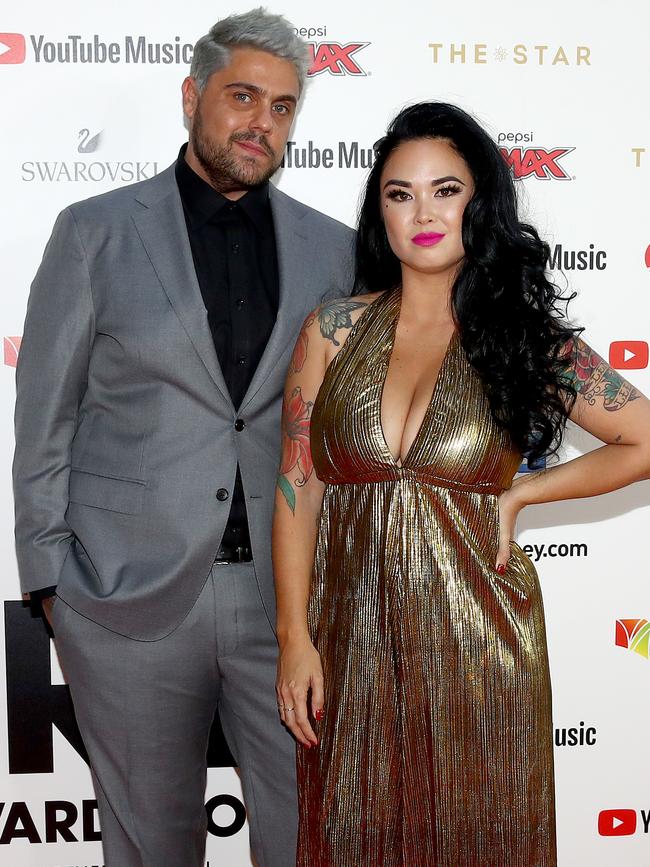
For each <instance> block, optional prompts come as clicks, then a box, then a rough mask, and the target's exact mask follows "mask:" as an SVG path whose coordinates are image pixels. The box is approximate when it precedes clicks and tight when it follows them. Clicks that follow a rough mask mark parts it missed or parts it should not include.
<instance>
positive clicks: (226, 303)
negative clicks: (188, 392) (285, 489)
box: [176, 145, 280, 549]
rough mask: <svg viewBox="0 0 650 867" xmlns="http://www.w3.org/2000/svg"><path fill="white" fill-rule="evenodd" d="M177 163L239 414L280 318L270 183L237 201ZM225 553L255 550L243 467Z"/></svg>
mask: <svg viewBox="0 0 650 867" xmlns="http://www.w3.org/2000/svg"><path fill="white" fill-rule="evenodd" d="M186 147H187V146H186V145H185V146H183V147H182V148H181V152H180V154H179V156H178V160H177V162H176V182H177V184H178V189H179V191H180V194H181V200H182V202H183V210H184V212H185V222H186V224H187V232H188V235H189V239H190V246H191V248H192V257H193V259H194V267H195V268H196V275H197V278H198V281H199V286H200V288H201V295H202V296H203V303H204V304H205V308H206V311H207V316H208V325H209V326H210V331H211V333H212V339H213V341H214V347H215V350H216V353H217V357H218V359H219V363H220V365H221V370H222V372H223V375H224V379H225V380H226V385H227V386H228V390H229V392H230V397H231V398H232V402H233V405H234V406H235V409H237V408H238V407H239V406H240V405H241V402H242V400H243V398H244V395H245V394H246V390H247V389H248V386H249V385H250V382H251V380H252V378H253V374H254V373H255V369H256V367H257V365H258V364H259V362H260V359H261V357H262V353H263V352H264V349H265V347H266V344H267V342H268V339H269V337H270V335H271V331H272V330H273V326H274V324H275V320H276V317H277V313H278V304H279V294H280V289H279V279H278V263H277V250H276V245H275V233H274V230H273V216H272V214H271V206H270V203H269V188H268V184H264V185H262V186H261V187H256V188H255V189H253V190H250V191H249V192H247V193H246V194H245V195H244V196H242V197H241V198H240V199H239V200H238V201H236V202H233V201H231V200H230V199H227V198H226V197H225V196H222V195H221V193H218V192H216V190H214V189H213V188H212V187H211V186H210V185H209V184H208V183H206V182H205V181H204V180H203V179H202V178H200V177H199V175H197V174H196V172H194V171H193V170H192V169H191V168H190V167H189V165H188V164H187V163H186V162H185V150H186ZM222 544H223V546H224V548H226V549H236V548H237V547H238V546H240V545H244V546H247V547H249V548H250V539H249V534H248V520H247V515H246V503H245V499H244V490H243V486H242V482H241V474H240V472H239V466H238V467H237V475H236V480H235V488H234V490H233V492H232V501H231V508H230V517H229V518H228V524H227V526H226V530H225V532H224V537H223V543H222Z"/></svg>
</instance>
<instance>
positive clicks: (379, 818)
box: [297, 290, 556, 867]
mask: <svg viewBox="0 0 650 867" xmlns="http://www.w3.org/2000/svg"><path fill="white" fill-rule="evenodd" d="M400 298H401V293H400V291H399V290H394V291H392V292H388V293H385V294H384V295H383V296H381V297H380V298H379V299H378V300H377V301H376V302H375V303H374V304H373V305H372V306H371V307H370V308H369V309H368V310H367V311H365V313H364V314H363V315H362V316H361V318H360V319H359V320H358V322H357V324H356V325H355V326H354V327H353V329H352V331H351V332H350V334H349V336H348V339H347V341H346V343H345V344H344V346H343V347H342V349H341V350H340V351H339V353H338V355H337V356H336V357H335V359H334V361H333V362H332V363H331V365H330V367H329V368H328V370H327V373H326V376H325V380H324V382H323V384H322V386H321V389H320V391H319V394H318V398H317V400H316V403H315V405H314V409H313V414H312V427H311V443H312V454H313V459H314V466H315V470H316V473H317V475H318V477H319V478H320V479H321V480H322V481H324V482H325V483H326V489H325V495H324V501H323V508H322V514H321V519H320V529H319V538H318V545H317V552H316V558H315V569H314V578H313V584H312V590H311V596H310V602H309V622H310V629H311V633H312V637H313V641H314V644H315V646H316V647H317V649H318V651H319V652H320V654H321V658H322V662H323V670H324V676H325V715H324V718H323V720H322V721H321V722H320V723H318V722H314V726H315V729H316V731H317V734H318V737H319V745H318V746H317V747H314V748H312V749H311V750H306V749H304V748H299V759H298V780H299V794H300V830H299V842H298V859H297V863H298V865H299V867H325V865H327V867H335V865H336V867H370V865H372V867H375V865H383V867H397V865H400V867H401V865H404V867H420V865H421V867H552V865H555V864H556V855H555V826H554V790H553V744H552V723H551V693H550V683H549V672H548V660H547V652H546V636H545V629H544V613H543V607H542V599H541V595H540V589H539V583H538V580H537V575H536V573H535V569H534V567H533V565H532V563H531V562H530V560H529V559H528V558H527V557H526V555H525V554H524V553H523V551H522V550H521V549H520V548H519V547H518V546H517V545H516V544H513V545H512V556H511V558H510V562H509V563H508V568H507V571H506V574H505V575H503V576H499V575H497V574H496V572H495V569H494V564H495V557H496V552H497V546H498V508H497V495H498V494H499V492H500V491H502V490H503V489H504V488H507V487H509V485H510V483H511V480H512V477H513V474H514V473H515V472H516V470H517V467H518V464H519V461H520V455H519V454H518V453H517V451H516V450H515V449H514V448H513V445H512V443H511V441H510V439H509V437H508V435H507V434H506V433H504V432H503V431H502V430H500V429H499V428H498V427H497V426H496V425H495V424H494V422H493V421H492V418H491V415H490V411H489V408H488V404H487V401H486V399H485V397H484V393H483V389H482V386H481V382H480V380H479V378H478V376H477V374H476V373H475V372H474V370H473V369H472V368H471V366H470V364H469V362H468V361H467V359H466V357H465V355H464V352H463V350H462V347H461V343H460V340H459V338H458V337H457V336H454V337H453V338H452V340H451V343H450V344H449V348H448V349H447V353H446V355H445V358H444V361H443V364H442V367H441V370H440V374H439V376H438V380H437V382H436V384H435V387H434V390H433V394H432V397H431V401H430V404H429V407H428V410H427V412H426V415H425V417H424V421H423V423H422V426H421V428H420V431H419V433H418V435H417V437H416V439H415V441H414V442H413V445H412V447H411V449H410V450H409V452H408V454H407V455H406V457H405V459H404V461H403V462H402V464H401V465H400V464H398V463H397V462H396V461H395V460H394V458H393V457H392V455H391V453H390V451H389V449H388V446H387V444H386V441H385V439H384V436H383V433H382V427H381V397H382V389H383V384H384V380H385V378H386V372H387V369H388V364H389V360H390V355H391V351H392V347H393V342H394V336H395V328H396V324H397V319H398V317H399V309H400Z"/></svg>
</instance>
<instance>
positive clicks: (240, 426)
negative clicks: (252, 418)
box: [235, 418, 246, 430]
mask: <svg viewBox="0 0 650 867" xmlns="http://www.w3.org/2000/svg"><path fill="white" fill-rule="evenodd" d="M245 427H246V422H245V421H244V419H243V418H238V419H237V421H236V422H235V430H244V428H245Z"/></svg>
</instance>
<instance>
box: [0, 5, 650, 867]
mask: <svg viewBox="0 0 650 867" xmlns="http://www.w3.org/2000/svg"><path fill="white" fill-rule="evenodd" d="M247 8H248V4H247V3H243V2H233V3H232V4H231V5H230V6H228V7H223V6H218V7H215V6H214V4H209V3H207V2H205V0H195V2H194V3H192V4H183V5H180V6H179V4H177V3H170V2H162V3H160V4H157V5H155V6H152V4H151V3H145V2H144V0H128V2H127V0H113V2H112V4H111V7H110V11H109V12H107V11H106V8H105V7H103V6H97V5H95V4H90V3H86V2H76V0H73V2H64V0H62V2H59V3H57V4H53V3H51V2H46V0H32V2H31V3H29V4H18V3H15V4H10V5H8V6H7V7H5V11H4V12H3V14H2V20H0V27H2V29H3V32H2V33H0V67H1V68H0V88H1V90H0V94H1V97H0V98H1V100H2V119H3V130H4V135H3V154H2V160H1V161H0V177H1V180H2V186H1V189H2V194H3V208H2V220H3V223H2V228H3V231H2V232H1V233H0V245H1V254H2V255H1V261H2V264H3V273H4V275H5V276H4V278H3V288H4V293H3V298H2V306H1V307H0V323H1V326H2V336H3V337H4V360H5V365H6V366H5V367H4V368H3V369H4V373H3V374H2V371H1V370H0V374H2V375H1V376H0V403H1V404H2V405H3V406H4V412H2V413H0V447H1V454H0V476H1V481H2V484H3V488H4V491H5V496H4V497H3V498H2V499H1V500H0V530H1V533H0V550H1V553H2V557H3V561H4V563H5V568H4V570H3V574H2V596H3V598H4V599H5V600H7V603H8V604H7V605H6V606H5V611H6V612H7V613H6V622H5V621H4V620H3V624H2V627H0V628H3V629H4V632H5V638H6V645H7V653H6V670H7V677H8V684H9V685H8V688H7V690H6V698H5V694H4V693H5V688H4V687H5V680H4V676H3V675H4V671H5V659H4V656H3V658H2V659H0V671H1V672H3V675H0V681H1V682H2V686H1V687H0V705H1V707H0V744H1V745H2V749H0V863H2V864H3V865H4V864H6V865H7V867H64V865H66V867H70V865H75V867H81V865H90V864H93V865H101V864H102V863H103V861H102V855H101V845H100V843H99V842H97V839H96V838H97V836H98V835H97V831H96V827H95V824H96V819H95V817H94V816H93V814H92V803H86V804H85V806H84V802H92V799H93V793H92V787H91V783H90V778H89V775H88V771H87V767H86V765H85V763H84V762H83V760H82V759H81V758H80V757H79V755H78V754H77V752H75V750H74V749H73V747H72V746H71V745H70V743H69V742H68V740H67V739H66V737H64V736H63V734H61V732H60V731H59V729H63V730H65V731H68V729H67V723H66V722H65V719H66V717H65V713H64V711H63V710H61V709H60V706H59V702H64V695H62V693H63V689H62V688H60V689H57V688H56V687H57V686H59V685H60V684H61V683H62V681H61V675H60V671H59V670H58V668H57V665H56V662H53V663H52V669H51V673H50V671H49V669H47V653H48V647H47V644H46V643H45V644H44V643H43V642H42V641H39V637H40V636H41V631H40V629H39V624H37V623H32V622H31V621H30V620H29V618H28V616H26V614H25V612H23V611H22V609H21V608H20V605H19V604H18V603H17V601H16V600H18V599H19V598H20V597H19V589H18V582H17V576H16V567H15V560H14V554H13V541H12V502H11V495H10V462H11V452H12V435H13V434H12V405H13V400H14V379H13V370H12V365H15V355H16V349H17V347H18V345H19V337H20V334H21V329H22V322H23V317H24V311H25V303H26V299H27V294H28V289H29V284H30V281H31V279H32V277H33V275H34V272H35V270H36V267H37V265H38V262H39V261H40V257H41V254H42V250H43V247H44V244H45V242H46V240H47V238H48V236H49V233H50V230H51V226H52V223H53V221H54V218H55V216H56V214H57V213H58V212H59V211H60V210H61V209H62V208H63V207H65V206H66V205H68V204H69V203H70V202H72V201H76V200H79V199H82V198H86V197H88V196H91V195H96V194H98V193H101V192H103V191H105V190H108V189H112V188H113V187H115V186H116V185H118V184H122V183H127V182H129V181H130V180H137V179H141V178H144V177H150V176H151V175H152V174H154V173H155V172H156V171H158V170H160V169H162V168H164V167H165V166H167V165H168V164H170V163H171V162H173V160H174V159H175V157H176V153H177V150H178V147H179V146H180V144H181V143H182V141H183V140H184V139H185V138H186V135H185V131H184V128H183V124H182V114H181V107H180V83H181V81H182V79H183V77H184V76H185V74H186V72H187V68H188V65H187V61H188V60H189V52H190V49H189V48H188V47H187V46H188V45H190V44H192V43H194V42H195V41H196V39H197V38H198V36H200V35H202V34H203V33H204V32H205V31H206V30H207V29H208V28H209V26H211V25H212V24H213V23H214V20H216V18H218V17H222V16H224V15H227V14H229V13H230V12H233V11H244V10H245V9H247ZM153 10H155V11H153ZM272 11H278V12H282V13H283V14H285V15H286V16H287V17H288V18H289V19H290V20H292V21H293V23H294V24H295V26H296V27H298V28H305V29H306V31H309V29H311V31H310V32H306V33H305V35H306V36H308V38H309V41H311V42H313V43H314V44H315V73H316V74H314V75H313V76H312V77H311V80H310V83H309V87H308V89H307V96H306V99H305V101H304V105H303V106H302V108H301V110H300V113H299V117H298V120H297V123H296V127H295V129H294V131H293V134H292V136H291V142H292V143H291V144H290V145H289V151H288V155H287V160H286V165H285V168H284V169H283V170H282V171H280V172H279V173H278V175H277V177H276V182H277V183H278V184H279V186H280V187H281V188H282V189H284V190H285V191H286V192H288V193H290V194H291V195H294V196H296V197H297V198H300V199H302V200H303V201H305V202H307V203H308V204H311V205H313V206H315V207H317V208H319V209H321V210H323V211H325V212H327V213H329V214H331V215H333V216H335V217H337V218H338V219H340V220H343V221H345V222H347V223H349V224H351V225H353V224H354V220H355V212H356V206H357V198H358V192H359V189H360V187H361V184H362V181H363V178H364V175H365V169H366V168H367V166H368V159H369V157H368V153H369V152H368V149H369V148H370V147H371V146H372V144H373V142H374V141H375V140H376V139H377V138H379V136H380V135H381V134H382V133H383V131H384V128H385V125H386V122H387V121H388V119H389V118H390V117H392V116H393V115H394V114H395V112H396V110H398V109H399V108H400V107H402V106H403V105H404V104H405V103H408V102H412V101H416V100H421V99H431V98H434V99H445V100H450V101H453V102H457V103H459V104H460V105H462V106H463V107H464V108H466V109H469V110H470V111H472V112H473V113H475V114H476V115H477V117H478V118H479V119H480V120H482V121H483V122H484V123H485V124H486V125H487V127H488V128H489V129H490V131H491V132H492V133H493V134H494V135H495V137H497V139H498V140H499V143H500V144H501V146H502V147H504V148H505V149H507V153H506V154H505V156H507V157H508V159H509V160H510V162H511V163H512V164H513V166H514V170H515V172H516V173H517V174H519V175H521V178H520V181H519V189H520V191H521V193H522V203H523V205H524V210H525V212H526V213H527V214H528V215H529V217H530V218H531V219H532V220H534V221H535V222H536V224H537V225H538V227H539V229H540V231H541V232H542V234H543V235H544V236H545V237H546V238H547V239H548V240H549V243H551V246H552V247H553V249H554V251H555V252H556V254H557V255H556V257H555V261H554V262H553V265H557V264H562V265H563V267H564V268H565V269H566V277H567V279H568V281H569V284H570V286H571V288H573V289H575V290H577V291H578V293H579V296H578V298H577V299H576V300H575V301H574V302H573V305H572V308H571V309H572V315H573V317H574V318H575V319H577V320H579V321H580V322H581V323H582V324H584V325H585V326H586V328H587V331H586V339H587V340H588V342H590V343H591V344H592V345H593V346H594V347H595V348H596V349H597V350H598V351H599V352H600V353H601V354H602V355H604V356H605V357H608V355H609V353H610V347H611V344H615V345H614V346H613V347H611V352H612V355H611V359H612V362H613V363H614V364H616V365H617V366H619V367H624V368H626V370H625V375H626V376H627V377H628V378H629V379H630V380H631V381H632V382H633V383H634V384H635V385H636V386H638V387H639V388H641V389H642V390H645V391H646V392H650V380H649V378H648V357H647V344H646V343H645V341H648V340H649V339H650V336H649V334H648V332H649V330H650V329H649V325H648V314H649V312H650V301H649V300H648V292H649V291H650V252H649V250H650V220H649V216H650V214H649V209H650V196H649V195H648V193H649V187H650V184H649V181H650V121H649V119H648V110H647V96H646V91H647V81H648V71H649V70H648V49H647V28H648V23H649V22H650V13H649V12H648V11H647V10H644V9H643V7H642V5H641V4H634V6H632V4H628V5H627V6H626V5H624V4H619V7H618V8H617V9H616V8H614V7H612V5H611V4H610V3H605V2H603V0H589V2H588V0H576V2H574V3H572V4H569V3H566V2H564V3H559V2H557V0H547V2H546V3H544V4H541V5H540V4H517V5H516V6H515V5H514V4H512V3H505V2H503V0H496V2H492V3H489V4H487V3H485V2H481V0H466V2H465V3H463V4H451V5H449V4H448V5H440V4H432V3H430V2H423V0H412V2H411V3H409V4H408V6H407V5H404V4H402V5H400V6H397V5H396V4H393V3H388V2H387V0H379V2H378V3H376V4H374V5H373V6H370V5H368V6H364V5H362V4H357V5H353V4H351V3H349V2H342V0H330V3H329V4H328V5H327V7H326V6H325V5H324V4H320V3H315V2H313V0H303V2H298V0H286V3H285V5H284V6H283V7H278V6H274V8H273V9H272ZM81 43H83V45H81ZM86 43H90V46H91V47H90V49H87V48H86V47H85V46H86ZM164 44H166V45H167V46H168V47H167V48H165V47H163V48H159V46H160V45H163V46H164ZM111 45H112V47H111ZM355 46H358V47H355ZM23 50H24V57H23ZM75 51H76V57H75ZM149 52H151V53H150V54H149ZM89 56H90V57H89ZM88 57H89V59H90V61H91V62H84V63H82V62H80V61H81V60H82V59H88ZM157 57H160V58H161V60H163V61H166V60H170V61H171V62H155V61H156V59H157ZM96 137H98V138H96ZM326 149H330V150H329V151H327V150H326ZM557 245H559V248H558V247H557ZM580 251H582V253H580ZM558 276H559V275H558ZM630 341H637V342H636V343H630ZM594 445H595V442H594V441H593V440H591V438H590V437H588V436H587V435H585V434H583V433H582V432H580V431H572V432H571V434H570V437H569V445H568V447H567V449H566V453H567V454H569V456H570V455H571V454H574V453H576V451H582V450H585V449H589V448H592V447H594ZM648 502H650V486H649V485H648V484H647V483H640V484H638V485H635V486H633V487H632V488H630V489H628V490H626V491H624V492H619V493H616V494H612V495H609V496H607V497H602V498H600V499H599V500H598V501H593V502H590V501H577V502H571V503H566V504H558V505H554V506H541V507H535V508H531V509H529V510H528V511H527V513H525V514H524V515H523V516H522V518H521V521H520V533H519V541H520V543H521V544H522V545H524V546H526V545H528V546H530V548H529V549H527V550H529V551H530V554H531V557H532V559H533V560H534V561H535V562H536V565H537V568H538V570H539V573H540V577H541V581H542V586H543V590H544V596H545V602H546V614H547V622H548V634H549V643H550V656H551V666H552V677H553V686H554V708H555V711H554V717H555V727H556V742H557V744H558V746H557V748H556V767H557V804H558V844H559V863H560V865H561V867H582V865H587V864H588V865H590V867H612V865H614V864H622V863H625V864H626V867H643V865H648V864H649V863H650V796H649V795H648V785H647V780H648V772H649V771H650V751H648V748H647V731H648V723H649V720H650V690H649V689H648V676H649V674H650V661H649V660H648V631H649V630H650V627H648V626H647V625H646V626H644V624H643V623H642V622H641V623H639V622H638V621H643V620H644V618H648V619H650V591H649V590H648V586H649V582H648V575H647V565H646V564H647V558H648V546H649V539H648V532H647V529H646V528H647V526H648V518H649V517H650V510H649V509H648V506H647V503H648ZM623 620H625V621H626V623H625V624H623V623H621V624H619V626H618V630H617V621H623ZM634 630H636V633H635V634H636V636H637V638H636V640H637V644H636V652H635V651H634V649H630V648H626V647H625V646H624V645H626V644H634V641H635V639H634V638H632V639H630V640H629V641H628V639H627V637H626V636H627V634H629V633H631V632H633V631H634ZM617 641H618V643H617ZM21 642H24V643H25V646H26V648H27V650H25V649H23V647H22V646H21ZM3 644H4V643H3ZM1 654H4V646H3V648H2V650H0V655H1ZM43 666H45V667H46V669H47V670H45V673H44V670H43ZM9 719H11V720H12V729H11V731H12V741H13V742H12V743H9V742H8V734H7V728H8V720H9ZM53 721H54V723H55V724H54V725H53V724H52V722H53ZM57 721H58V728H57ZM68 733H69V732H68ZM50 738H52V740H53V761H54V771H53V772H52V771H50V770H48V769H45V770H44V769H43V761H44V759H43V746H42V745H43V744H47V743H49V739H50ZM46 752H47V751H46ZM10 757H11V767H10ZM46 764H47V762H46ZM28 771H29V772H28ZM223 795H230V796H234V798H236V799H240V798H241V790H240V787H239V783H238V779H237V776H236V774H235V773H234V771H232V770H231V769H228V768H225V769H212V770H211V771H210V774H209V783H208V790H207V793H206V800H210V799H213V798H216V800H215V801H212V807H211V816H212V819H213V825H212V830H213V831H214V832H217V833H211V834H210V835H209V837H208V863H209V864H210V865H212V867H214V865H216V864H220V865H223V864H227V865H246V864H249V859H248V846H247V830H246V826H243V827H242V828H241V829H240V830H238V831H236V832H235V833H231V831H233V830H234V829H236V828H237V826H238V824H240V823H238V822H237V816H238V815H239V812H238V811H239V808H238V802H237V800H232V798H231V800H230V804H231V806H229V805H228V803H227V802H226V803H223V801H224V800H225V801H227V799H222V798H221V796H223ZM233 804H234V806H235V810H233V806H232V805H233ZM84 811H85V821H84ZM612 811H613V812H612ZM233 823H234V825H233ZM229 826H233V827H232V828H230V830H229ZM599 829H600V833H599ZM218 834H221V835H223V836H219V835H218ZM500 867H501V865H500ZM504 867H506V865H504ZM513 867H514V865H513Z"/></svg>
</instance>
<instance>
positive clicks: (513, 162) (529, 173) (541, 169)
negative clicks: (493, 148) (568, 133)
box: [499, 148, 575, 181]
mask: <svg viewBox="0 0 650 867" xmlns="http://www.w3.org/2000/svg"><path fill="white" fill-rule="evenodd" d="M499 150H500V151H501V155H502V156H503V158H504V160H505V161H506V163H507V164H508V165H509V166H510V168H511V169H512V174H513V176H514V178H515V180H523V179H525V178H531V177H534V178H538V179H539V180H540V181H548V180H556V181H568V180H571V175H569V174H567V172H565V170H564V169H563V168H562V166H561V165H560V160H561V159H562V157H565V156H566V155H567V154H570V153H571V151H574V150H575V148H554V149H553V150H551V151H549V150H546V149H545V148H510V149H508V148H499Z"/></svg>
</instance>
